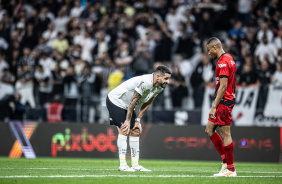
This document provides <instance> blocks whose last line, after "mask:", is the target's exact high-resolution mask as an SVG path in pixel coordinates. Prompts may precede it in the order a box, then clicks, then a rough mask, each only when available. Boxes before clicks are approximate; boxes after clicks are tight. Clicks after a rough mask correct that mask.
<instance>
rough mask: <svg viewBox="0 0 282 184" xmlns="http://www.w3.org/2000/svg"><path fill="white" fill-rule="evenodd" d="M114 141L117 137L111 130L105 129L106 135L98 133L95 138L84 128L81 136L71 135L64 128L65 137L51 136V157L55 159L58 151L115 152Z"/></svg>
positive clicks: (62, 135)
mask: <svg viewBox="0 0 282 184" xmlns="http://www.w3.org/2000/svg"><path fill="white" fill-rule="evenodd" d="M116 139H117V137H116V136H115V135H114V131H113V129H111V128H108V129H107V134H103V133H100V134H98V135H97V136H96V137H95V136H94V135H93V134H90V133H88V129H87V128H86V127H83V128H82V131H81V134H74V133H71V130H70V129H69V128H66V129H65V135H64V134H62V133H57V134H55V135H53V137H52V143H51V154H52V156H53V157H56V156H57V152H58V151H78V152H81V151H87V152H91V151H93V150H95V149H96V150H97V151H99V152H105V151H107V150H108V149H109V150H110V151H111V152H116V151H117V147H116V146H115V145H114V144H113V141H114V140H116Z"/></svg>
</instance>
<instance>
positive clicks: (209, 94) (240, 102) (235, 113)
mask: <svg viewBox="0 0 282 184" xmlns="http://www.w3.org/2000/svg"><path fill="white" fill-rule="evenodd" d="M258 92H259V89H258V87H257V86H248V87H238V88H237V92H236V104H235V106H234V107H233V110H232V123H234V125H235V126H252V125H253V122H254V116H255V111H256V105H257V99H258ZM213 101H214V89H212V88H208V87H207V88H206V90H205V94H204V101H203V106H202V125H206V124H207V123H208V117H209V112H210V109H211V106H212V103H213Z"/></svg>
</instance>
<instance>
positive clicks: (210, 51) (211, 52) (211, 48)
mask: <svg viewBox="0 0 282 184" xmlns="http://www.w3.org/2000/svg"><path fill="white" fill-rule="evenodd" d="M207 50H208V54H209V55H210V56H211V58H212V59H216V58H217V54H216V48H215V47H214V46H211V45H207Z"/></svg>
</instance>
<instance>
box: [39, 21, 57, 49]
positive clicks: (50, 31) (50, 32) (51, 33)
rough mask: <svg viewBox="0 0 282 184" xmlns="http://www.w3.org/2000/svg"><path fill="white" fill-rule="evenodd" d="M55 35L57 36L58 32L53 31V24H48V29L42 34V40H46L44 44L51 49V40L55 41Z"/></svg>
mask: <svg viewBox="0 0 282 184" xmlns="http://www.w3.org/2000/svg"><path fill="white" fill-rule="evenodd" d="M57 34H58V32H57V31H56V30H55V29H54V24H53V23H49V24H48V29H47V30H45V31H44V32H43V33H42V38H44V39H45V40H48V41H47V43H46V44H47V45H48V46H49V47H52V44H53V40H55V39H56V37H57Z"/></svg>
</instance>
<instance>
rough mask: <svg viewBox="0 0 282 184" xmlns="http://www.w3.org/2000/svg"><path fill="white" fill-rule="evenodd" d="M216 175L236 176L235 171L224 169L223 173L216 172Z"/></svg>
mask: <svg viewBox="0 0 282 184" xmlns="http://www.w3.org/2000/svg"><path fill="white" fill-rule="evenodd" d="M216 176H219V177H220V176H225V177H236V176H237V173H236V171H234V172H232V171H229V170H228V169H226V170H225V171H224V172H223V173H218V174H217V175H216Z"/></svg>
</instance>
